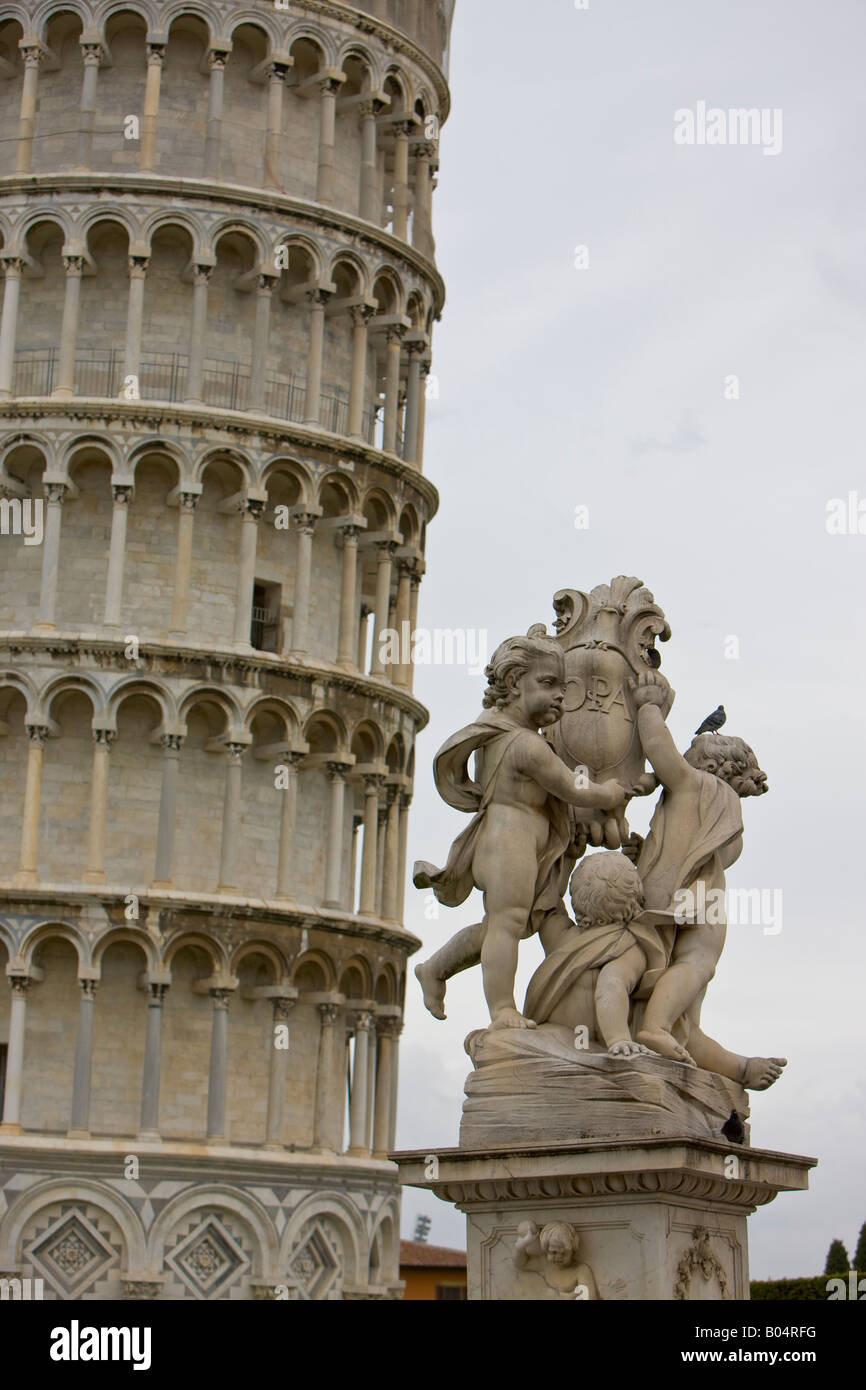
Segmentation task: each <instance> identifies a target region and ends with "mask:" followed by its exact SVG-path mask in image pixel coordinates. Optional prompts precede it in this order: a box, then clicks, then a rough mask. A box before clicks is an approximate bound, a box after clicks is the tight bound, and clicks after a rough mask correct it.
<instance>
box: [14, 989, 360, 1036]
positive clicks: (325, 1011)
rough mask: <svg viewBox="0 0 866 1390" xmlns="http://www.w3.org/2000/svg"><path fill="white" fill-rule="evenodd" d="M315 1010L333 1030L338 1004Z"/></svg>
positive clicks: (320, 1006)
mask: <svg viewBox="0 0 866 1390" xmlns="http://www.w3.org/2000/svg"><path fill="white" fill-rule="evenodd" d="M28 983H29V982H28ZM316 1008H317V1009H318V1010H319V1016H320V1018H321V1020H322V1027H323V1028H333V1026H334V1024H335V1023H336V1022H337V1014H338V1013H339V1012H340V1006H339V1004H317V1005H316Z"/></svg>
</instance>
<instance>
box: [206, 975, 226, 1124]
mask: <svg viewBox="0 0 866 1390" xmlns="http://www.w3.org/2000/svg"><path fill="white" fill-rule="evenodd" d="M209 993H210V997H211V999H212V1000H213V1014H212V1017H211V1035H210V1072H209V1075H208V1087H207V1140H208V1143H220V1142H225V1138H226V1078H227V1076H228V1050H229V999H230V998H231V993H232V992H231V990H230V989H212V990H210V991H209Z"/></svg>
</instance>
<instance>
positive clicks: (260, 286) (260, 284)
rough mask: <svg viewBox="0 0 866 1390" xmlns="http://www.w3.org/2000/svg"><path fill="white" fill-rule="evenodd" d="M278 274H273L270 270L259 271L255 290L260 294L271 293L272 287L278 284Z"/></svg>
mask: <svg viewBox="0 0 866 1390" xmlns="http://www.w3.org/2000/svg"><path fill="white" fill-rule="evenodd" d="M279 279H280V277H279V275H274V274H272V273H271V272H270V271H259V273H258V276H257V278H256V290H257V291H258V293H259V294H262V295H272V294H273V292H274V287H275V286H276V285H277V284H279Z"/></svg>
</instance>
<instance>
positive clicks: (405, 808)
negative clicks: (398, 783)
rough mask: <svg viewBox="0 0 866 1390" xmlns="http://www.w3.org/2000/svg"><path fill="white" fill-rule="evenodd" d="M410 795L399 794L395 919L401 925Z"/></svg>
mask: <svg viewBox="0 0 866 1390" xmlns="http://www.w3.org/2000/svg"><path fill="white" fill-rule="evenodd" d="M411 805H412V796H411V793H409V792H401V794H400V844H399V851H398V858H397V921H398V922H399V923H400V925H401V926H402V925H403V921H404V912H405V907H406V859H407V856H408V852H409V807H410V806H411Z"/></svg>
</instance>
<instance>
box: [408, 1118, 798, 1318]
mask: <svg viewBox="0 0 866 1390" xmlns="http://www.w3.org/2000/svg"><path fill="white" fill-rule="evenodd" d="M394 1158H395V1160H396V1162H397V1163H398V1164H399V1167H400V1179H401V1182H403V1183H404V1184H405V1185H407V1186H411V1187H423V1188H426V1189H427V1190H429V1191H431V1192H434V1193H435V1194H436V1196H437V1197H440V1198H441V1199H442V1200H443V1201H445V1202H453V1203H454V1205H455V1206H456V1207H457V1208H458V1209H459V1210H460V1211H463V1212H465V1213H466V1229H467V1249H468V1277H469V1291H468V1296H469V1298H470V1299H472V1300H475V1301H489V1300H494V1299H498V1300H502V1299H507V1300H514V1301H517V1300H520V1301H547V1300H550V1299H557V1300H562V1299H568V1300H584V1301H589V1302H592V1301H595V1300H596V1299H601V1300H606V1301H613V1302H623V1301H625V1302H634V1301H639V1300H654V1301H674V1300H686V1301H700V1300H708V1301H719V1300H728V1299H747V1298H748V1297H749V1255H748V1234H747V1229H746V1218H747V1217H748V1216H749V1215H750V1214H751V1213H752V1212H753V1211H754V1210H755V1209H756V1208H757V1207H759V1206H764V1205H765V1204H766V1203H767V1202H771V1201H772V1200H773V1198H774V1197H775V1196H776V1195H777V1194H778V1193H779V1192H784V1191H791V1192H793V1191H804V1190H805V1189H807V1188H808V1185H809V1180H808V1173H809V1169H810V1168H812V1167H814V1165H815V1163H816V1161H817V1160H815V1159H812V1158H801V1157H799V1156H796V1155H792V1154H779V1153H772V1152H769V1151H767V1150H763V1149H750V1148H744V1147H741V1146H737V1145H731V1144H728V1143H725V1142H724V1141H721V1142H716V1141H714V1140H707V1139H674V1138H655V1139H651V1138H648V1139H644V1140H631V1141H619V1140H610V1139H608V1140H602V1139H596V1140H586V1141H584V1142H583V1143H581V1144H574V1143H572V1144H560V1145H557V1144H550V1143H548V1142H547V1141H545V1142H544V1144H536V1145H534V1146H531V1145H526V1146H524V1147H518V1146H513V1147H510V1148H506V1147H502V1148H499V1149H496V1148H492V1147H491V1148H489V1149H467V1148H462V1147H461V1148H460V1149H446V1150H439V1151H438V1152H436V1153H434V1152H428V1153H423V1152H419V1153H402V1154H395V1155H394Z"/></svg>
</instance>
